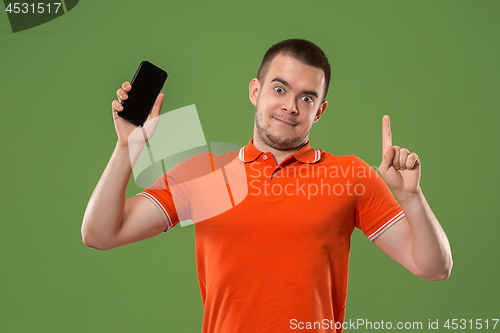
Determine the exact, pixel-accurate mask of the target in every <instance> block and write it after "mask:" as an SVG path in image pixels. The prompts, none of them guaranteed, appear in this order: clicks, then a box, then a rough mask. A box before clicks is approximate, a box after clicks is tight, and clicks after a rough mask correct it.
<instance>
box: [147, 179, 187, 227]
mask: <svg viewBox="0 0 500 333" xmlns="http://www.w3.org/2000/svg"><path fill="white" fill-rule="evenodd" d="M166 177H167V175H166V174H163V175H162V176H160V177H159V178H158V179H157V180H156V181H155V182H154V184H153V185H151V186H150V187H148V188H147V189H145V190H144V191H143V192H141V193H138V194H137V195H142V196H144V197H146V198H148V199H149V200H151V202H152V203H153V204H154V205H155V206H156V207H157V208H158V209H159V210H160V212H161V213H162V214H163V217H164V218H165V222H166V223H167V228H166V229H165V231H164V232H167V231H168V230H169V229H171V228H173V227H174V226H175V225H177V223H179V218H178V214H177V211H176V210H175V205H174V200H173V198H172V194H171V192H170V188H169V186H168V182H167V179H166Z"/></svg>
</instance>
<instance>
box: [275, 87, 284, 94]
mask: <svg viewBox="0 0 500 333" xmlns="http://www.w3.org/2000/svg"><path fill="white" fill-rule="evenodd" d="M274 91H276V92H277V93H278V94H282V93H284V92H285V89H283V88H281V87H280V86H276V87H274Z"/></svg>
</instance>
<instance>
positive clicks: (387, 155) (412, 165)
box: [378, 115, 420, 199]
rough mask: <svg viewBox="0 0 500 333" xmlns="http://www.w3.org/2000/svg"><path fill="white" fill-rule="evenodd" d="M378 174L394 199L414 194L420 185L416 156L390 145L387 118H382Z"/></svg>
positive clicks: (389, 130) (389, 128)
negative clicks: (380, 158)
mask: <svg viewBox="0 0 500 333" xmlns="http://www.w3.org/2000/svg"><path fill="white" fill-rule="evenodd" d="M378 172H379V174H380V176H381V177H382V179H383V180H384V181H385V183H386V184H387V186H389V188H390V189H391V190H392V192H393V193H394V195H395V196H396V199H398V194H404V193H416V192H418V191H419V189H420V187H419V183H420V161H419V159H418V156H417V154H415V153H410V151H409V150H408V149H406V148H400V147H399V146H393V145H392V135H391V123H390V119H389V116H387V115H385V116H384V117H383V118H382V162H381V163H380V166H379V167H378Z"/></svg>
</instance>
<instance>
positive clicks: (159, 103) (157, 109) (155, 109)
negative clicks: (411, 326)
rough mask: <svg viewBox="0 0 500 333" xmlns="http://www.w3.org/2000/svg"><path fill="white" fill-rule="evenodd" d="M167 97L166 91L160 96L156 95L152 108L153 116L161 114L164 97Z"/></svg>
mask: <svg viewBox="0 0 500 333" xmlns="http://www.w3.org/2000/svg"><path fill="white" fill-rule="evenodd" d="M164 97H165V94H164V93H160V94H159V95H158V97H156V101H155V104H154V105H153V109H152V110H151V116H152V117H153V118H154V117H158V116H159V115H160V110H161V106H162V104H163V98H164Z"/></svg>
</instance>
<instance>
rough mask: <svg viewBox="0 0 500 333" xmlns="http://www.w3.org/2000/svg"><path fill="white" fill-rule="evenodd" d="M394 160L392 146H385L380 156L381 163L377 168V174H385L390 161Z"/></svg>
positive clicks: (390, 163)
mask: <svg viewBox="0 0 500 333" xmlns="http://www.w3.org/2000/svg"><path fill="white" fill-rule="evenodd" d="M393 158H394V148H393V147H392V146H387V147H385V148H384V153H383V155H382V162H381V163H380V166H379V167H378V172H379V173H380V174H385V173H386V172H387V171H388V170H389V168H390V167H391V165H392V159H393Z"/></svg>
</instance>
